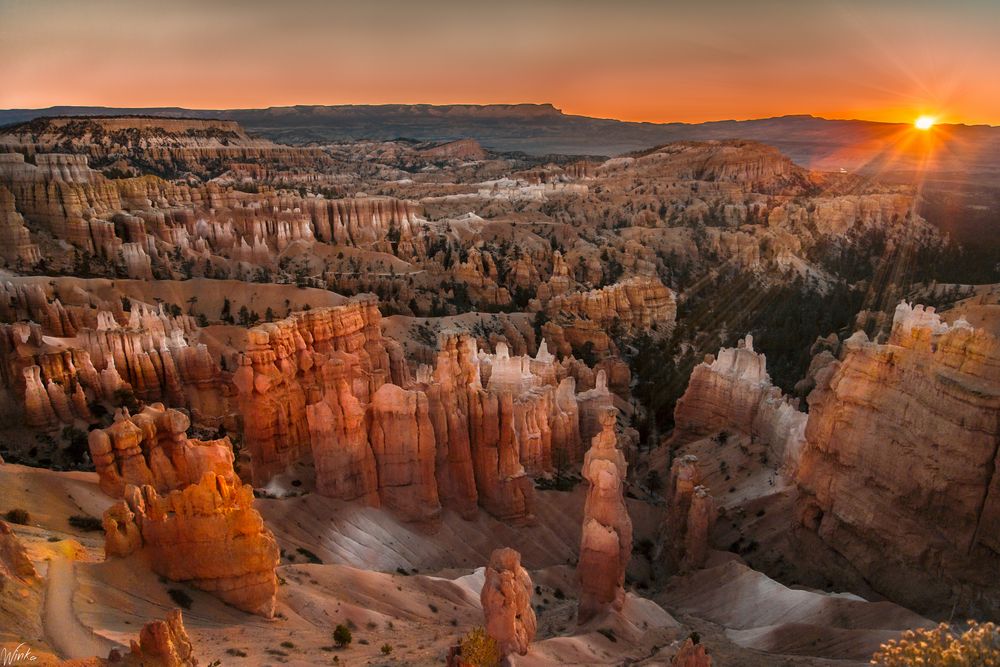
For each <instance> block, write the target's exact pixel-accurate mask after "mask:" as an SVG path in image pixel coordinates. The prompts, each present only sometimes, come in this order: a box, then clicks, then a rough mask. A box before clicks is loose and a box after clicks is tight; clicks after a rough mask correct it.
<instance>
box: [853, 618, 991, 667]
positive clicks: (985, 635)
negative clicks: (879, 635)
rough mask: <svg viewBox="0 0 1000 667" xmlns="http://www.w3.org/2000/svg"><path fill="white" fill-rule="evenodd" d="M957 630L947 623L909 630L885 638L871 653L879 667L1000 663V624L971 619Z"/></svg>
mask: <svg viewBox="0 0 1000 667" xmlns="http://www.w3.org/2000/svg"><path fill="white" fill-rule="evenodd" d="M967 625H968V626H969V627H968V629H967V630H965V631H964V632H962V633H961V634H955V633H956V632H958V630H953V629H952V628H951V626H949V625H948V624H947V623H942V624H940V625H938V626H937V627H936V628H932V629H925V628H920V629H918V630H907V631H906V632H904V633H903V636H902V637H900V638H899V639H898V640H897V639H893V640H892V641H889V642H886V643H885V644H882V646H880V647H879V650H878V651H876V652H875V655H873V656H872V659H871V664H873V665H879V667H1000V628H998V627H997V626H996V625H994V624H993V623H982V624H980V623H976V622H975V621H968V623H967Z"/></svg>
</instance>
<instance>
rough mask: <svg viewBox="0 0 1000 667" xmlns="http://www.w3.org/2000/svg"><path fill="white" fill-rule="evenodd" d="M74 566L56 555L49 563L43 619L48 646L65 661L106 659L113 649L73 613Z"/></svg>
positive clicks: (67, 559)
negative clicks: (73, 659) (94, 657)
mask: <svg viewBox="0 0 1000 667" xmlns="http://www.w3.org/2000/svg"><path fill="white" fill-rule="evenodd" d="M75 566H76V564H75V563H74V562H73V561H72V560H70V559H69V558H67V557H65V556H62V555H57V556H55V557H53V559H52V560H51V561H50V562H49V569H48V576H47V577H46V586H45V608H44V610H43V612H42V619H43V623H44V627H45V637H46V639H47V640H48V642H49V645H50V646H51V647H52V648H53V649H55V651H56V652H57V653H58V654H59V655H60V656H61V657H63V658H65V659H72V658H90V657H93V656H99V657H105V656H107V655H108V652H109V651H110V650H111V649H112V648H114V647H115V646H116V644H115V643H114V642H112V641H111V640H109V639H106V638H104V637H100V636H98V635H96V634H94V632H93V631H92V630H91V629H90V628H88V627H87V626H85V625H84V624H83V623H82V622H81V621H80V619H79V618H77V616H76V612H74V611H73V594H74V592H75V591H76V573H75V572H74V568H75Z"/></svg>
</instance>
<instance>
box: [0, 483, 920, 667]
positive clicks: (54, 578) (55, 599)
mask: <svg viewBox="0 0 1000 667" xmlns="http://www.w3.org/2000/svg"><path fill="white" fill-rule="evenodd" d="M96 481H97V480H96V475H94V474H92V473H59V472H53V471H47V470H39V469H31V468H26V467H23V466H16V465H9V464H8V465H0V511H6V510H7V509H10V508H11V507H24V508H25V509H27V510H28V511H29V512H31V514H32V524H33V525H31V526H27V527H24V526H19V527H18V534H19V536H20V537H21V539H22V541H24V542H25V543H26V545H27V547H28V551H29V554H30V556H31V558H32V560H33V561H35V563H36V567H37V568H38V570H39V572H40V574H41V575H42V576H43V577H45V578H46V579H47V582H46V589H47V591H48V595H47V599H46V601H45V604H44V611H41V610H39V611H38V613H39V614H40V616H41V621H42V623H43V626H44V628H43V631H44V637H45V638H46V639H47V643H46V642H45V641H42V642H37V643H36V645H37V646H38V650H36V653H40V651H41V650H43V649H45V648H48V647H49V646H51V648H53V649H54V650H55V652H56V653H58V654H60V655H61V656H62V657H70V656H82V655H90V654H93V653H99V654H106V652H107V650H108V649H109V648H110V647H111V646H113V645H115V644H119V645H127V644H128V642H129V641H130V640H131V639H133V638H135V636H136V634H137V632H138V630H139V628H140V627H141V626H142V625H143V624H144V623H146V622H148V621H149V620H150V619H154V618H162V617H163V616H164V615H165V614H166V612H167V611H168V610H169V609H172V608H173V607H174V606H175V603H174V601H173V600H172V598H171V596H170V593H169V591H170V590H171V589H180V590H183V591H185V592H186V593H187V594H188V595H189V596H190V597H191V598H192V600H193V603H192V604H191V607H190V609H188V610H186V611H185V625H186V626H187V628H188V631H189V633H190V635H191V637H192V640H193V641H194V643H195V645H196V646H197V650H198V657H199V659H200V660H201V661H202V662H203V663H204V664H209V663H211V662H212V661H213V660H221V661H222V664H224V665H263V664H289V665H311V664H331V663H332V660H333V658H334V657H338V658H339V659H340V664H375V665H440V664H441V663H442V661H443V657H444V655H445V653H446V651H447V648H448V647H449V646H450V645H452V644H454V643H455V642H456V641H457V640H458V638H459V637H461V636H462V635H463V634H464V633H465V632H467V631H468V630H469V629H470V628H472V627H474V626H476V625H480V624H482V622H483V619H482V610H481V607H480V604H479V590H480V588H481V586H482V578H483V574H482V565H483V564H484V563H485V562H486V560H487V558H488V555H489V553H490V551H491V550H492V549H493V548H495V547H497V546H502V545H510V546H514V547H515V548H518V549H521V550H522V551H523V552H524V554H525V563H526V565H527V566H528V568H529V570H530V571H531V574H532V577H533V580H534V583H535V585H536V589H535V591H534V595H533V597H532V605H533V606H534V607H535V609H536V613H537V614H538V617H539V634H538V637H537V638H536V642H535V643H534V644H533V645H532V649H531V651H530V653H529V654H528V655H527V656H524V657H518V658H516V659H515V660H514V661H513V662H514V664H516V665H526V666H535V665H550V664H573V665H620V664H622V662H623V661H624V660H626V659H628V660H629V661H631V664H643V665H666V664H669V658H670V656H671V655H672V654H673V652H674V651H675V650H676V647H677V646H678V642H679V641H680V640H682V639H683V638H684V637H686V636H687V634H688V632H689V631H690V630H691V629H696V630H697V631H698V632H700V633H701V634H702V636H703V637H704V638H705V642H706V644H707V645H709V646H710V647H711V650H712V653H713V655H714V656H715V659H716V665H717V666H719V667H727V666H730V665H732V666H736V665H739V666H740V667H763V666H765V665H794V666H806V665H809V666H818V665H835V664H837V665H846V664H856V663H855V662H852V661H850V660H849V661H848V662H839V661H838V662H833V661H829V660H826V659H823V658H822V657H810V656H827V657H839V658H856V657H857V656H860V655H861V654H862V653H864V652H865V651H867V650H868V649H869V648H870V647H871V646H872V645H873V642H874V643H877V641H881V640H882V639H884V638H887V637H889V636H891V635H892V634H893V629H894V628H897V627H905V626H908V625H915V624H920V623H921V622H922V619H920V618H919V617H917V616H915V615H913V614H910V613H909V612H906V611H905V610H903V609H900V608H899V607H895V606H894V605H889V604H887V603H878V604H872V603H867V602H862V601H859V600H857V599H851V598H845V597H833V596H829V595H826V594H820V593H814V592H810V591H798V590H792V589H789V588H787V587H784V586H782V585H781V584H778V583H777V582H774V581H772V580H770V579H768V578H767V577H765V576H764V575H761V574H759V573H757V572H754V571H753V570H750V569H749V568H747V567H746V566H744V565H742V564H740V563H736V562H726V557H721V558H720V557H719V556H717V557H716V560H714V561H713V562H712V563H710V565H711V567H710V569H708V570H705V571H702V572H697V573H694V574H691V575H688V576H686V577H681V578H676V579H674V580H672V581H671V582H670V585H669V588H668V589H667V591H666V592H665V593H663V594H661V595H659V596H657V597H656V598H655V600H656V601H655V602H654V601H653V600H649V599H644V598H641V597H638V596H637V595H636V594H635V592H630V593H629V594H628V600H627V603H626V606H625V609H624V610H623V612H622V613H614V614H610V615H609V616H607V617H605V618H602V619H597V620H595V621H593V622H592V623H590V624H588V625H587V626H584V627H578V626H577V625H576V619H575V612H576V600H575V597H576V572H575V568H574V567H573V565H572V564H571V563H573V562H575V560H574V559H575V554H576V549H577V548H578V547H577V545H578V541H579V516H580V512H581V511H582V507H581V505H582V502H583V492H582V491H583V490H582V487H578V488H577V489H575V490H574V491H573V492H567V493H560V492H542V493H540V494H539V497H538V503H537V512H536V515H537V522H536V524H535V525H533V526H528V527H523V528H514V527H510V526H506V525H504V524H502V523H499V522H497V521H495V520H493V519H491V518H489V517H488V516H486V515H485V514H481V515H480V516H479V517H477V518H476V519H475V520H474V521H463V520H462V519H461V518H460V517H458V516H457V515H454V514H453V513H451V512H445V514H444V517H443V519H442V521H441V523H440V525H438V526H437V527H427V526H421V525H418V524H407V523H404V522H401V521H399V520H398V519H396V518H395V517H394V516H393V515H392V514H391V513H390V512H387V511H384V510H379V509H373V508H364V507H360V506H358V505H356V504H350V503H343V502H338V501H335V500H331V499H328V498H322V497H319V496H316V495H314V494H307V495H303V496H298V497H291V498H285V499H280V500H279V499H259V500H258V501H257V504H258V506H259V508H260V509H261V511H262V513H263V514H264V516H265V518H266V520H267V523H268V525H269V526H270V528H271V529H272V530H273V531H274V532H275V534H276V535H277V537H278V540H279V542H280V544H281V545H282V548H283V550H284V552H285V557H284V558H283V559H282V565H281V567H280V568H279V570H278V576H279V582H280V584H281V585H280V586H279V591H278V610H279V614H278V617H277V618H276V619H275V620H273V621H268V620H265V619H263V618H260V617H257V616H252V615H249V614H245V613H243V612H240V611H237V610H235V609H233V608H231V607H228V606H226V605H224V604H223V603H221V602H220V601H219V600H217V599H215V598H214V597H212V596H211V595H208V594H206V593H203V592H200V591H197V590H194V589H191V588H189V587H187V586H185V585H184V584H177V583H173V582H167V581H165V580H161V579H160V578H159V577H157V576H156V575H154V574H153V573H152V572H151V571H150V570H149V567H148V565H147V564H146V563H145V562H144V561H143V559H142V558H141V557H138V556H135V557H131V558H127V559H112V560H110V561H104V560H103V553H102V545H103V542H102V535H101V534H100V533H82V532H80V531H78V530H77V529H75V528H73V527H71V526H69V524H68V522H67V519H68V517H69V516H70V515H72V514H81V513H86V514H90V515H92V516H100V514H101V513H102V512H103V510H104V508H106V507H107V506H108V505H109V504H110V503H111V500H110V499H108V498H106V497H104V496H103V495H102V494H101V493H100V491H99V490H98V489H97V484H96ZM653 509H654V511H650V510H651V508H650V507H648V506H645V505H643V504H641V503H638V502H637V501H630V511H631V513H632V516H633V519H634V521H635V524H636V534H637V539H640V538H641V537H643V536H651V535H653V534H655V532H656V530H657V527H658V526H659V524H660V521H661V515H660V514H659V512H658V511H655V508H653ZM52 540H55V541H52ZM299 547H303V548H306V549H308V550H309V551H311V552H312V553H314V554H315V555H316V556H317V557H318V558H319V559H320V560H322V561H323V562H322V563H306V562H304V561H305V560H306V558H305V557H304V556H302V555H301V554H300V553H298V551H297V549H298V548H299ZM729 558H731V556H729ZM642 560H643V559H642V558H641V557H638V556H637V557H636V558H633V563H636V562H641V561H642ZM397 568H398V570H397ZM633 576H634V575H633ZM675 619H676V620H675ZM338 623H344V624H347V625H349V626H350V627H352V628H353V634H354V641H353V643H352V644H351V646H350V647H349V648H346V649H335V648H334V647H333V641H332V633H333V629H334V628H335V627H336V625H337V624H338ZM384 644H388V645H389V646H390V647H391V648H392V652H391V654H390V656H389V657H385V656H383V654H382V652H381V647H382V646H383V645H384ZM242 654H246V655H245V656H244V655H242ZM796 654H799V655H796Z"/></svg>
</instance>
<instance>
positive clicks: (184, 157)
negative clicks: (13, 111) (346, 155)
mask: <svg viewBox="0 0 1000 667" xmlns="http://www.w3.org/2000/svg"><path fill="white" fill-rule="evenodd" d="M0 146H3V147H5V148H9V149H15V150H17V151H19V152H26V153H29V154H32V153H44V152H47V151H53V150H67V149H69V150H72V151H73V152H78V153H83V154H85V155H87V156H89V157H90V158H91V159H92V160H94V161H96V162H97V163H99V164H102V165H103V164H109V163H111V162H112V161H115V163H116V164H118V163H121V164H125V165H135V166H137V167H144V166H146V165H149V164H153V165H155V167H156V170H157V171H159V172H163V173H167V174H170V175H175V174H178V175H179V174H182V173H184V172H192V173H196V174H201V175H204V176H209V177H211V176H216V175H218V173H220V172H221V171H223V170H224V168H225V165H233V164H240V163H246V162H253V163H258V164H264V165H267V164H270V165H282V166H286V167H290V166H297V165H303V166H304V165H310V166H317V167H318V166H321V165H322V164H323V163H324V162H325V160H324V157H325V156H324V154H323V152H322V151H320V150H319V149H316V148H292V147H290V146H281V145H278V144H275V143H272V142H271V141H269V140H267V139H261V138H257V137H251V136H249V135H247V133H246V132H245V131H244V130H243V128H242V127H240V125H239V124H238V123H236V122H235V121H230V120H218V119H195V118H154V117H146V116H115V117H93V116H79V117H70V116H67V117H59V118H36V119H34V120H31V121H29V122H27V123H20V124H18V125H14V126H11V127H8V128H5V129H4V131H3V132H2V133H0ZM36 157H37V156H36Z"/></svg>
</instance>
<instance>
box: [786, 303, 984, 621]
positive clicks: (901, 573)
mask: <svg viewBox="0 0 1000 667" xmlns="http://www.w3.org/2000/svg"><path fill="white" fill-rule="evenodd" d="M843 348H844V349H843V351H842V358H841V359H840V360H838V361H835V362H833V363H830V364H828V365H827V366H826V367H825V368H823V369H822V370H821V371H820V372H819V373H818V374H817V377H816V383H817V386H816V388H815V389H814V390H813V392H812V393H811V394H810V395H809V407H810V413H809V421H808V424H807V426H806V446H805V448H804V450H803V453H802V458H801V463H800V465H799V470H798V476H797V480H798V484H799V487H800V489H801V490H802V494H803V499H802V503H801V505H800V518H801V521H802V524H803V525H804V526H806V527H807V528H808V529H809V530H813V531H816V533H817V534H818V535H819V536H820V538H822V539H823V541H825V542H826V543H827V544H828V545H829V546H830V547H832V548H833V549H834V550H835V551H837V552H838V553H840V554H841V555H843V556H844V557H845V558H846V559H847V560H848V561H849V562H850V563H851V564H852V565H853V566H854V567H855V568H857V570H858V571H860V573H861V574H862V575H863V576H864V577H865V579H866V581H868V582H870V583H871V585H872V586H873V587H875V589H876V590H878V591H879V592H880V593H882V594H884V595H886V596H889V597H891V598H892V599H894V600H897V601H899V602H902V603H904V604H908V605H911V606H914V607H916V608H918V609H928V610H935V611H939V610H943V611H948V610H950V609H952V608H954V609H955V610H957V611H958V612H959V613H961V614H966V615H977V616H993V617H996V616H997V615H998V614H1000V586H998V584H997V579H996V576H995V574H996V572H998V571H1000V539H998V537H997V536H998V535H1000V476H998V475H997V474H996V471H997V469H998V468H1000V460H998V453H997V452H998V442H1000V422H998V419H997V415H998V414H1000V342H998V341H997V339H996V338H995V337H994V336H992V335H991V334H989V333H988V332H986V331H984V330H981V329H975V328H973V327H972V326H970V325H968V324H967V323H966V322H965V321H963V320H959V321H957V322H955V323H954V324H952V325H948V324H946V323H944V322H943V321H942V320H941V318H940V317H939V316H938V315H937V313H935V312H934V310H933V309H932V308H926V309H925V308H924V307H922V306H916V307H911V306H910V305H909V304H907V303H901V304H900V305H899V307H898V308H897V309H896V312H895V317H894V320H893V328H892V332H891V335H890V337H889V340H888V342H887V343H885V344H878V343H874V342H871V341H869V340H868V339H867V337H866V336H865V335H864V334H863V333H861V332H859V333H857V334H855V335H854V336H852V337H851V338H850V339H848V340H847V341H846V342H845V343H844V345H843Z"/></svg>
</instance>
